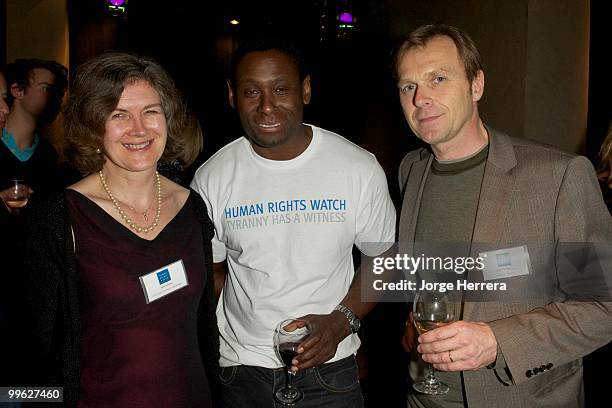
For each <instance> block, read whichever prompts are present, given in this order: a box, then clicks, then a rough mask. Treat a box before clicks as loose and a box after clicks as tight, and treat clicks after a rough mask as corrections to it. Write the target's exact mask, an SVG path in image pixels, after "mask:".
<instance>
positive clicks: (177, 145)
mask: <svg viewBox="0 0 612 408" xmlns="http://www.w3.org/2000/svg"><path fill="white" fill-rule="evenodd" d="M136 81H146V82H147V83H148V84H149V85H151V86H152V87H153V89H155V90H156V91H157V93H159V97H160V100H161V106H162V109H163V111H164V115H165V116H166V122H167V126H168V138H167V141H166V148H165V149H164V153H163V154H162V157H161V159H160V161H161V162H171V161H174V160H179V161H180V162H181V164H183V165H185V166H187V165H189V164H191V163H192V162H193V161H194V160H195V159H196V158H197V156H198V154H199V153H200V152H201V151H202V132H201V130H200V126H199V124H198V121H197V119H196V117H195V115H194V114H193V112H192V111H191V110H189V108H188V107H187V105H186V104H185V102H184V100H183V97H182V95H181V94H180V92H179V91H178V89H177V88H176V86H175V84H174V81H172V79H171V78H170V76H169V75H168V73H167V72H166V71H165V70H164V68H162V66H161V65H160V64H159V63H157V62H156V61H155V60H153V59H151V58H147V57H139V56H135V55H132V54H128V53H120V52H111V53H105V54H102V55H100V56H98V57H95V58H92V59H90V60H89V61H87V62H85V63H84V64H82V65H81V66H80V67H78V68H77V70H76V73H75V75H74V78H73V79H72V81H71V87H70V93H69V97H68V103H67V104H66V108H65V110H64V130H65V138H66V142H67V146H66V151H65V156H66V158H67V159H68V161H70V162H72V164H73V165H74V166H75V167H76V168H77V169H78V170H79V171H80V172H81V173H83V174H89V173H93V172H96V171H99V170H100V169H102V165H103V164H104V161H105V159H104V156H103V155H102V154H99V150H98V149H102V146H103V143H102V139H103V138H104V133H105V124H106V120H107V119H108V117H109V115H110V114H111V113H112V112H113V110H115V108H116V107H117V104H118V103H119V99H120V98H121V94H122V93H123V90H124V88H125V86H126V85H129V84H131V83H134V82H136Z"/></svg>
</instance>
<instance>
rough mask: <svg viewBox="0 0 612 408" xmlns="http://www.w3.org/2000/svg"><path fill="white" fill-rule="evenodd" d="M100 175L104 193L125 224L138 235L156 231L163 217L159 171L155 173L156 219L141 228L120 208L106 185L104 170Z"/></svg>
mask: <svg viewBox="0 0 612 408" xmlns="http://www.w3.org/2000/svg"><path fill="white" fill-rule="evenodd" d="M98 175H99V176H100V182H101V183H102V187H103V188H104V191H106V194H107V195H108V198H110V200H111V201H112V203H113V205H114V206H115V208H116V209H117V211H119V215H121V218H123V221H125V223H126V224H127V225H129V227H130V228H131V229H133V230H134V231H136V232H138V233H143V234H146V233H147V232H149V231H152V230H153V229H155V227H157V226H158V225H159V216H160V215H161V203H162V191H161V179H160V177H159V173H158V172H157V171H156V172H155V184H156V186H157V211H156V212H155V218H154V219H153V223H152V224H151V225H148V226H146V227H141V226H140V225H136V223H134V222H133V221H132V220H131V219H130V217H128V215H127V214H126V213H125V211H123V208H121V207H120V206H119V202H118V201H117V199H116V198H115V196H114V195H113V193H111V191H110V189H109V188H108V185H107V184H106V179H105V178H104V173H102V170H100V171H99V172H98ZM147 210H148V209H147ZM145 213H146V211H145ZM145 220H146V218H145Z"/></svg>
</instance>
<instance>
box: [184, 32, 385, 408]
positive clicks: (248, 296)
mask: <svg viewBox="0 0 612 408" xmlns="http://www.w3.org/2000/svg"><path fill="white" fill-rule="evenodd" d="M228 88H229V100H230V104H231V105H232V106H233V107H234V108H236V109H237V110H238V112H239V115H240V120H241V122H242V126H243V128H244V130H245V133H246V136H245V137H242V138H239V139H237V140H235V141H234V142H232V143H230V144H228V145H227V146H225V147H223V148H222V149H221V150H219V152H217V153H216V154H215V155H214V156H213V157H211V158H210V159H209V160H208V161H207V162H206V163H205V164H204V165H203V166H202V167H200V169H198V171H197V172H196V175H195V177H194V180H193V182H192V187H193V188H194V189H195V190H196V191H198V192H199V193H200V194H201V195H202V197H203V198H204V200H205V201H206V204H207V206H208V211H209V213H210V216H211V218H212V220H213V221H214V223H215V228H216V234H215V237H214V238H213V252H214V254H213V256H214V262H216V263H215V265H214V269H215V270H214V273H215V286H216V290H217V294H219V293H221V297H220V301H219V305H218V308H217V317H218V321H219V329H220V335H221V359H220V365H221V383H222V392H221V397H222V406H224V407H232V408H241V407H253V406H257V407H266V406H270V407H272V406H274V398H275V397H274V394H275V392H276V391H278V389H279V388H281V387H282V386H283V385H284V384H285V369H284V368H283V364H282V363H281V361H280V360H279V358H278V356H277V354H276V352H275V350H274V346H273V335H274V329H275V327H276V325H277V324H278V323H279V322H280V321H282V320H284V319H286V318H289V317H292V318H298V320H300V321H302V322H305V323H301V324H308V326H309V327H310V329H311V331H312V333H311V334H310V336H309V337H308V338H307V339H306V340H305V341H303V342H302V343H301V344H300V347H299V350H298V353H299V354H298V355H297V356H296V357H295V358H294V359H293V361H292V365H293V367H292V370H293V371H294V372H296V376H295V379H294V385H295V386H297V387H298V388H299V389H300V390H301V391H302V392H303V394H304V396H303V399H302V401H301V402H300V407H315V406H316V407H361V406H363V398H362V395H361V390H360V387H359V380H358V378H359V377H358V372H357V366H356V363H355V353H356V352H357V349H358V348H359V345H360V341H359V338H358V336H357V330H358V328H359V319H360V318H363V317H364V316H365V315H366V314H367V312H368V311H369V310H370V309H371V308H372V307H373V304H372V303H362V302H361V295H360V287H359V284H358V283H357V280H356V279H354V277H355V272H354V266H353V259H352V249H353V245H356V246H357V248H359V249H360V251H361V252H362V253H363V254H364V255H365V256H369V257H373V256H378V255H380V254H381V253H382V252H384V250H386V249H387V248H389V247H390V246H391V243H392V242H393V241H394V235H395V209H394V207H393V204H392V202H391V199H390V197H389V193H388V189H387V181H386V178H385V175H384V172H383V170H382V168H381V167H380V165H379V164H378V162H377V161H376V158H375V157H374V156H373V155H372V154H371V153H369V152H367V151H365V150H363V149H361V148H360V147H358V146H356V145H354V144H353V143H351V142H349V141H348V140H346V139H344V138H342V137H341V136H339V135H336V134H334V133H331V132H328V131H326V130H323V129H320V128H317V127H315V126H311V125H306V124H303V123H302V115H303V108H304V105H306V104H308V103H309V101H310V95H311V89H310V77H309V76H308V75H306V74H305V70H304V68H303V59H302V57H301V55H300V53H299V52H298V51H297V49H296V48H295V47H293V46H292V45H291V44H290V43H289V42H287V41H285V40H281V39H274V38H264V37H261V38H258V39H256V40H251V41H247V42H245V43H244V44H242V46H241V47H240V48H239V49H238V50H236V52H235V54H234V57H233V59H232V69H231V78H230V80H229V81H228ZM371 243H378V245H375V244H371ZM221 289H223V290H222V291H221Z"/></svg>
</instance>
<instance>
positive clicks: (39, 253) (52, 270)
mask: <svg viewBox="0 0 612 408" xmlns="http://www.w3.org/2000/svg"><path fill="white" fill-rule="evenodd" d="M61 209H63V201H62V200H61V198H60V197H54V198H53V199H49V200H48V201H41V202H39V203H37V205H35V206H34V207H33V208H32V211H31V212H30V213H29V214H28V219H27V227H26V239H25V242H24V245H23V252H22V255H21V257H22V260H23V263H24V277H25V279H24V284H25V288H24V291H25V294H26V300H27V302H26V304H27V305H28V310H27V316H28V317H27V319H28V328H29V332H28V335H27V336H26V340H25V341H26V342H27V343H28V348H29V349H30V351H31V353H30V355H31V356H32V358H33V359H34V360H35V367H36V369H33V370H30V374H31V378H29V380H30V381H33V384H48V385H52V384H53V385H56V384H57V385H60V384H61V381H62V380H61V377H62V374H61V373H62V366H61V360H62V359H61V352H60V349H59V347H60V344H61V342H62V339H61V335H60V333H59V328H60V327H61V325H62V323H61V320H62V319H61V313H60V307H61V301H60V281H61V276H62V271H63V270H64V269H65V265H66V260H65V258H64V256H63V251H62V247H63V245H64V243H65V236H64V233H63V232H64V228H63V219H65V217H61V216H60V214H61V213H62V211H61ZM60 224H61V225H60Z"/></svg>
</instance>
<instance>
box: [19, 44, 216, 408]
mask: <svg viewBox="0 0 612 408" xmlns="http://www.w3.org/2000/svg"><path fill="white" fill-rule="evenodd" d="M65 131H66V133H65V137H66V139H67V143H68V147H67V156H68V158H69V159H70V161H71V162H72V163H73V164H74V165H75V166H76V167H77V168H78V169H79V170H80V171H81V172H82V173H83V174H84V175H85V177H84V178H83V179H82V180H81V181H79V182H78V183H76V184H73V185H72V186H70V187H68V189H66V190H65V191H64V192H63V193H62V194H61V195H59V196H57V197H53V198H52V199H50V200H48V201H47V202H45V203H43V204H42V205H40V206H39V207H37V208H35V209H34V212H33V215H32V217H31V222H30V225H29V243H28V251H29V254H28V257H27V259H28V261H27V263H28V270H29V271H30V278H31V279H30V282H29V286H30V288H31V289H33V291H32V293H31V295H30V298H29V302H30V303H31V304H32V305H33V306H34V308H35V310H34V312H35V314H34V317H33V319H34V320H33V323H34V325H33V326H34V328H35V329H36V338H38V339H40V340H42V345H40V346H39V350H40V351H41V356H40V357H41V359H42V361H43V363H44V370H42V376H41V378H39V381H41V383H44V384H47V385H58V386H63V387H64V401H65V402H66V403H67V405H68V406H76V405H77V404H78V406H79V407H90V406H91V407H94V406H95V407H97V406H113V407H124V406H125V407H128V406H129V407H137V406H138V407H140V406H143V407H144V406H168V407H169V406H172V407H186V406H198V407H210V406H211V404H212V402H211V401H212V396H211V394H213V392H214V388H215V387H214V382H215V380H216V378H217V372H216V371H217V368H216V367H217V364H218V334H217V326H216V319H215V313H214V308H215V298H214V295H213V280H212V278H213V277H212V268H211V261H212V258H211V243H210V239H211V237H212V234H213V226H212V223H211V221H210V219H209V218H208V216H207V212H206V207H205V205H204V203H203V201H202V199H201V198H200V197H199V196H198V194H196V193H194V192H193V191H190V190H188V189H185V188H183V187H181V186H180V185H178V184H176V183H174V182H172V181H170V180H169V179H167V178H165V177H163V176H161V175H160V174H159V173H158V171H157V167H158V164H159V163H160V162H169V161H173V160H179V161H180V162H182V163H183V164H185V165H188V164H189V163H191V162H192V161H193V160H194V159H195V158H196V156H197V154H198V153H199V151H200V150H201V143H202V138H201V132H200V129H199V126H198V124H197V121H196V120H195V118H194V117H193V115H192V114H191V113H190V112H189V110H188V109H187V107H186V105H185V104H184V102H183V100H182V98H181V96H180V95H179V93H178V91H177V89H176V88H175V86H174V83H173V82H172V80H171V79H170V77H169V76H168V74H167V73H166V72H165V71H164V69H163V68H162V67H161V66H160V65H159V64H158V63H156V62H155V61H153V60H150V59H148V58H140V57H136V56H133V55H130V54H124V53H110V54H104V55H102V56H99V57H96V58H94V59H92V60H90V61H88V62H86V63H85V64H83V65H82V66H80V67H79V68H78V70H77V72H76V76H75V78H74V81H73V82H72V84H71V89H70V95H69V100H68V103H67V107H66V109H65Z"/></svg>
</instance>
